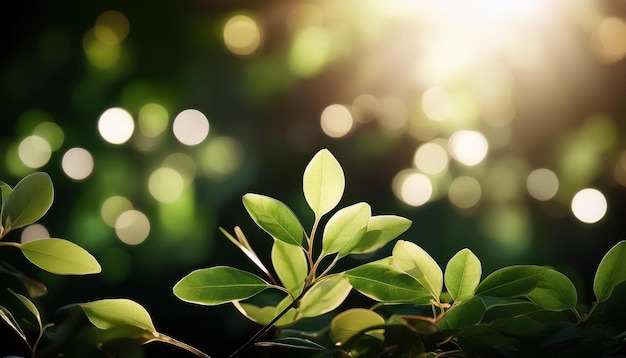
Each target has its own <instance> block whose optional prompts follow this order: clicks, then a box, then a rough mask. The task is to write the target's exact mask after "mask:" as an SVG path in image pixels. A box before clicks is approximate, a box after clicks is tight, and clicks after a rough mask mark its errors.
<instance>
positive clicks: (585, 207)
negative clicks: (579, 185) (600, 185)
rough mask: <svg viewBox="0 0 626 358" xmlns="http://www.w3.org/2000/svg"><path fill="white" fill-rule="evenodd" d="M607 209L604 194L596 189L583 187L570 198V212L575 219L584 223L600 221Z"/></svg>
mask: <svg viewBox="0 0 626 358" xmlns="http://www.w3.org/2000/svg"><path fill="white" fill-rule="evenodd" d="M606 211H607V202H606V198H605V197H604V195H603V194H602V193H601V192H600V191H599V190H597V189H591V188H587V189H583V190H581V191H579V192H578V193H576V195H574V199H572V212H573V213H574V216H576V219H578V220H580V221H582V222H584V223H585V224H593V223H596V222H598V221H600V220H601V219H602V218H603V217H604V215H605V214H606Z"/></svg>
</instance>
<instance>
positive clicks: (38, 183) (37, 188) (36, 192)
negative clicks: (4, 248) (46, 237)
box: [2, 172, 54, 230]
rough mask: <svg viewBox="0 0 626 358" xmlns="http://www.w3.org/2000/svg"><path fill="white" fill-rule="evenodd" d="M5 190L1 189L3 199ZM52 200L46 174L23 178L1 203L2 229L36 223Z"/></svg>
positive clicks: (52, 194) (52, 193) (49, 180)
mask: <svg viewBox="0 0 626 358" xmlns="http://www.w3.org/2000/svg"><path fill="white" fill-rule="evenodd" d="M6 190H7V189H6V188H2V196H3V197H4V195H5V193H6ZM53 198H54V189H53V187H52V180H51V179H50V176H49V175H48V174H46V173H42V172H36V173H32V174H30V175H28V176H26V177H24V179H22V180H20V181H19V182H18V183H17V185H15V187H14V188H13V191H11V193H10V194H9V195H8V196H7V197H6V199H5V200H4V201H3V206H2V225H3V226H4V229H5V230H9V229H17V228H20V227H23V226H26V225H30V224H32V223H34V222H36V221H37V220H39V219H40V218H41V217H42V216H44V214H45V213H46V212H47V211H48V209H49V208H50V206H51V205H52V200H53Z"/></svg>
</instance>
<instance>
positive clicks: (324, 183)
mask: <svg viewBox="0 0 626 358" xmlns="http://www.w3.org/2000/svg"><path fill="white" fill-rule="evenodd" d="M345 186H346V181H345V177H344V174H343V169H342V168H341V165H340V164H339V162H338V161H337V159H335V157H334V156H333V155H332V154H331V152H330V151H329V150H328V149H322V150H320V151H319V152H317V153H316V154H315V155H314V156H313V158H312V159H311V161H310V162H309V164H308V165H307V166H306V169H305V170H304V175H303V177H302V189H303V191H304V198H305V199H306V202H307V203H308V204H309V207H310V208H311V209H312V210H313V212H314V213H315V217H316V218H318V219H319V218H320V217H321V216H322V215H324V214H326V213H327V212H329V211H331V210H332V209H334V208H335V206H337V204H339V200H341V197H342V196H343V191H344V189H345Z"/></svg>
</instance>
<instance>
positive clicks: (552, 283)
mask: <svg viewBox="0 0 626 358" xmlns="http://www.w3.org/2000/svg"><path fill="white" fill-rule="evenodd" d="M526 297H527V298H528V299H530V300H531V301H533V302H534V303H535V304H536V305H537V306H539V307H542V308H545V309H548V310H554V311H563V310H566V309H572V310H573V309H576V303H577V299H578V298H577V297H578V296H577V293H576V286H574V284H573V283H572V281H571V280H570V279H569V278H568V277H567V276H565V275H564V274H562V273H560V272H558V271H555V270H552V269H548V268H545V270H544V272H543V273H542V279H541V280H540V281H539V283H538V284H537V287H535V289H533V290H532V291H530V293H528V294H527V295H526Z"/></svg>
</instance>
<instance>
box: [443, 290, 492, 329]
mask: <svg viewBox="0 0 626 358" xmlns="http://www.w3.org/2000/svg"><path fill="white" fill-rule="evenodd" d="M484 314H485V303H484V302H483V300H481V299H480V298H478V297H472V298H470V299H468V300H467V301H464V302H463V303H461V304H460V305H458V306H455V307H454V308H452V309H451V310H449V311H448V312H446V315H445V316H443V318H442V319H441V320H440V321H439V322H437V326H439V328H440V329H461V328H465V327H470V326H473V325H475V324H478V323H479V322H480V321H481V319H482V318H483V315H484Z"/></svg>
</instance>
